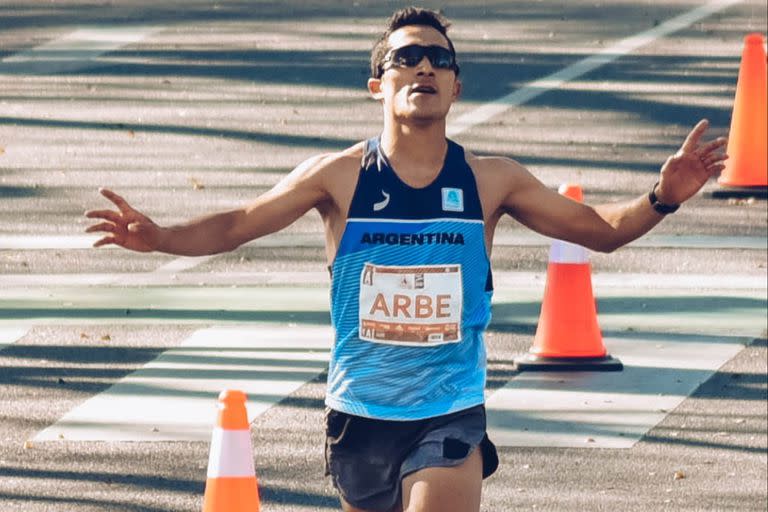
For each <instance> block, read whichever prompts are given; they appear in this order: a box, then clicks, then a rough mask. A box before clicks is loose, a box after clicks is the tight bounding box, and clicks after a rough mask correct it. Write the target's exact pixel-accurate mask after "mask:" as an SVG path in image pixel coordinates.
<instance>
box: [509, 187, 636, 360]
mask: <svg viewBox="0 0 768 512" xmlns="http://www.w3.org/2000/svg"><path fill="white" fill-rule="evenodd" d="M560 193H561V194H563V195H565V196H566V197H569V198H571V199H573V200H574V201H579V202H581V201H583V194H582V191H581V187H579V186H578V185H568V184H564V185H562V186H561V187H560ZM515 364H516V366H517V368H518V369H519V370H521V371H524V370H529V371H530V370H543V371H621V370H622V368H623V365H622V364H621V361H619V360H618V359H614V358H613V357H611V356H610V355H608V353H607V351H606V349H605V346H604V345H603V336H602V334H601V333H600V326H599V325H598V323H597V309H596V307H595V299H594V296H593V295H592V269H591V266H590V264H589V258H588V255H587V250H586V249H585V248H584V247H581V246H580V245H576V244H572V243H570V242H565V241H562V240H554V241H553V242H552V246H551V249H550V252H549V265H548V267H547V284H546V287H545V289H544V301H543V302H542V304H541V316H540V317H539V325H538V327H537V329H536V337H535V338H534V341H533V347H532V348H531V349H530V351H529V353H528V354H526V355H525V356H523V357H521V358H518V359H515Z"/></svg>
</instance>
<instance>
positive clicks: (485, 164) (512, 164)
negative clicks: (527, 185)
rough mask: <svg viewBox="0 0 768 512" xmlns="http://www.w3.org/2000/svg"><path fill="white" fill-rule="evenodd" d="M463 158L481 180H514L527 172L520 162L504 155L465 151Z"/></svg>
mask: <svg viewBox="0 0 768 512" xmlns="http://www.w3.org/2000/svg"><path fill="white" fill-rule="evenodd" d="M465 158H466V160H467V164H469V167H470V168H471V169H472V171H473V172H474V173H475V176H476V178H477V179H478V180H481V181H488V180H490V181H493V182H497V181H498V180H509V179H513V180H514V179H515V178H519V177H523V176H525V175H527V174H529V172H528V170H527V169H526V168H525V167H524V166H523V165H522V164H521V163H520V162H518V161H516V160H513V159H511V158H507V157H504V156H495V155H492V156H479V155H475V154H474V153H471V152H469V151H467V152H466V153H465Z"/></svg>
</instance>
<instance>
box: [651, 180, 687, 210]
mask: <svg viewBox="0 0 768 512" xmlns="http://www.w3.org/2000/svg"><path fill="white" fill-rule="evenodd" d="M658 186H659V182H658V181H657V182H656V183H654V185H653V187H652V188H651V191H650V192H649V193H648V201H650V202H651V207H653V209H654V210H656V211H657V212H658V213H660V214H662V215H668V214H670V213H675V212H676V211H677V209H678V208H680V205H679V204H665V203H661V202H659V198H658V197H657V196H656V187H658Z"/></svg>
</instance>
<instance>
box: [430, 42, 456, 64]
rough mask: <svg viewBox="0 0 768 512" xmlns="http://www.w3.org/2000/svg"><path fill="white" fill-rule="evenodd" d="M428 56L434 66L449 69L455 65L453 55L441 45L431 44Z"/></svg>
mask: <svg viewBox="0 0 768 512" xmlns="http://www.w3.org/2000/svg"><path fill="white" fill-rule="evenodd" d="M427 57H429V62H430V63H431V64H432V66H433V67H436V68H439V69H448V68H450V67H452V66H453V55H451V52H450V51H448V50H446V49H445V48H443V47H441V46H430V47H429V48H427Z"/></svg>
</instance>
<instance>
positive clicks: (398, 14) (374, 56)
mask: <svg viewBox="0 0 768 512" xmlns="http://www.w3.org/2000/svg"><path fill="white" fill-rule="evenodd" d="M409 25H423V26H425V27H432V28H434V29H435V30H437V31H438V32H440V33H441V34H443V36H445V39H446V40H447V41H448V49H449V50H451V53H452V54H453V58H454V59H456V49H455V48H454V47H453V42H452V41H451V38H450V37H448V27H450V26H451V23H450V22H449V21H448V20H447V19H445V17H444V16H443V15H442V14H440V13H439V12H436V11H431V10H429V9H422V8H421V7H406V8H404V9H400V10H399V11H395V12H394V14H392V16H391V17H390V18H389V20H388V21H387V30H385V31H384V33H383V34H382V35H381V37H379V39H378V40H377V41H376V43H375V44H374V45H373V50H372V51H371V76H372V77H373V78H381V75H383V74H384V57H385V56H386V55H387V52H388V51H389V50H390V48H389V42H388V39H389V36H390V34H392V32H394V31H395V30H397V29H399V28H402V27H407V26H409ZM455 71H456V74H457V75H458V74H459V67H458V66H456V69H455Z"/></svg>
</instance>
